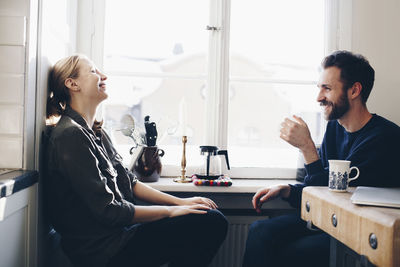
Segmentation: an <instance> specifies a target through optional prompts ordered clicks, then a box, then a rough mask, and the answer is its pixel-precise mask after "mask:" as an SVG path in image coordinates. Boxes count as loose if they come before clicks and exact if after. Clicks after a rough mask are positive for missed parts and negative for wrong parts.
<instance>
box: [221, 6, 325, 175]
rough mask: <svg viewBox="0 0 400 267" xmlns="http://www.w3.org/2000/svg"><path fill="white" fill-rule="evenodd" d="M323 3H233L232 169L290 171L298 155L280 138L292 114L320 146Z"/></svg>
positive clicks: (230, 125)
mask: <svg viewBox="0 0 400 267" xmlns="http://www.w3.org/2000/svg"><path fill="white" fill-rule="evenodd" d="M324 2H325V1H321V0H306V1H298V0H249V1H240V0H232V14H231V40H230V45H231V47H230V84H229V113H228V116H229V121H228V145H229V153H230V156H231V161H232V166H234V167H280V168H295V167H296V166H297V161H298V157H299V152H298V149H296V148H293V147H292V146H290V145H289V144H287V143H286V142H285V141H283V140H281V139H280V138H279V135H280V133H279V131H280V124H281V122H282V121H283V120H284V118H285V117H291V116H292V115H293V114H296V115H299V116H301V117H303V119H304V120H305V121H306V122H307V123H308V126H309V128H310V131H311V133H312V137H313V138H314V140H315V142H316V143H319V142H321V138H322V135H323V130H321V129H323V125H322V124H323V120H322V118H321V114H320V107H319V105H318V103H317V102H316V97H317V93H318V91H317V87H316V85H315V83H316V80H317V79H318V76H319V74H318V67H319V64H320V62H321V60H322V58H323V56H324V14H325V13H324V12H325V10H324ZM277 80H279V82H278V81H277ZM243 155H246V156H245V157H244V156H243Z"/></svg>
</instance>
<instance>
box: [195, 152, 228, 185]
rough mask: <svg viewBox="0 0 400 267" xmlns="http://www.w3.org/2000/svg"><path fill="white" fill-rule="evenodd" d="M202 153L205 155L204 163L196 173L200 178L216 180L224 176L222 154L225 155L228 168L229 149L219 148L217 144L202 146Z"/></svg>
mask: <svg viewBox="0 0 400 267" xmlns="http://www.w3.org/2000/svg"><path fill="white" fill-rule="evenodd" d="M200 154H201V155H202V156H203V164H202V166H201V167H200V169H199V170H198V173H196V174H195V175H196V176H197V178H199V179H208V180H216V179H218V178H220V177H223V173H222V167H221V156H222V155H224V158H225V162H226V166H227V168H228V170H230V167H229V159H228V151H227V150H219V149H218V147H216V146H200Z"/></svg>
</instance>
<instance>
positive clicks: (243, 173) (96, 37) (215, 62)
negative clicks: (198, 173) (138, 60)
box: [77, 0, 353, 179]
mask: <svg viewBox="0 0 400 267" xmlns="http://www.w3.org/2000/svg"><path fill="white" fill-rule="evenodd" d="M324 1H325V6H326V10H325V12H326V16H325V17H326V21H325V54H326V55H327V54H329V53H331V52H333V51H335V50H351V37H352V32H351V30H352V6H353V0H324ZM230 5H231V0H210V18H209V26H213V27H217V30H210V33H209V54H208V73H207V74H206V75H207V77H206V81H207V85H208V86H206V88H207V89H208V90H207V92H206V94H207V97H206V99H207V100H206V112H207V113H206V118H207V119H206V121H207V125H206V129H207V131H206V133H205V143H206V144H208V145H215V146H218V147H220V148H227V138H228V133H227V131H228V102H229V100H228V88H229V79H230V80H231V81H246V82H264V83H280V84H316V81H309V82H304V81H295V80H276V79H267V78H266V79H257V80H255V79H247V78H246V79H243V78H239V77H229V36H230V32H229V26H230V25H229V22H230ZM104 14H105V0H80V1H79V4H78V22H77V24H78V25H79V27H78V28H79V29H78V34H77V51H78V52H80V53H84V54H86V55H88V56H89V57H91V58H92V60H93V61H94V62H95V63H96V65H97V66H99V67H100V68H102V67H103V51H104V22H105V21H104ZM88 16H89V19H88ZM204 26H205V27H206V25H204ZM112 74H116V73H112ZM118 74H120V75H133V76H148V77H150V76H155V75H152V74H146V73H128V72H126V73H118ZM158 76H160V75H158ZM161 76H162V77H172V76H174V77H177V76H176V75H172V76H171V75H161ZM179 78H185V79H199V78H204V77H202V76H196V77H192V76H190V75H189V76H184V75H179ZM316 78H317V77H316ZM193 171H194V170H192V169H191V167H190V166H188V167H187V173H191V172H193ZM179 173H180V166H163V175H164V176H176V175H177V174H179ZM229 175H230V176H231V177H232V178H273V179H281V178H282V179H287V178H294V177H295V176H296V169H284V168H255V167H251V168H250V167H249V168H235V167H233V168H231V170H230V171H229Z"/></svg>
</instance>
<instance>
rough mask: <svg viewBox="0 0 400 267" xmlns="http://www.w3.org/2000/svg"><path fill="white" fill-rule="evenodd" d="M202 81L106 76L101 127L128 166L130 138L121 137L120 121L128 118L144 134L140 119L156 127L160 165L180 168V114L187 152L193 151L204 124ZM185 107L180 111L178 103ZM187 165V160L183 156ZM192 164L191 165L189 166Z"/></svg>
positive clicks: (189, 158) (198, 141)
mask: <svg viewBox="0 0 400 267" xmlns="http://www.w3.org/2000/svg"><path fill="white" fill-rule="evenodd" d="M205 83H206V81H205V80H196V79H191V80H189V79H174V78H157V79H155V78H152V77H150V78H149V77H120V76H109V77H108V82H107V88H108V95H109V97H108V99H107V101H106V102H105V103H104V105H103V117H104V121H105V127H106V128H107V130H108V132H109V133H111V137H112V139H113V142H114V144H116V146H117V147H118V148H119V150H118V151H119V152H120V153H121V154H122V156H123V157H124V160H125V162H129V153H128V152H129V149H130V148H131V147H132V146H133V141H132V140H131V138H129V137H126V136H124V135H123V134H122V132H121V129H122V128H124V125H123V124H122V123H121V118H122V116H124V115H125V114H130V115H132V116H133V117H134V119H135V127H136V128H137V129H138V130H140V131H141V132H144V117H145V116H146V115H150V120H151V121H155V122H156V124H157V131H158V139H157V145H158V146H159V147H160V148H162V149H164V150H165V152H166V153H165V156H164V158H163V164H165V165H169V164H173V165H180V160H181V155H182V130H181V128H180V127H181V125H180V124H181V118H182V112H185V113H186V135H187V136H188V143H187V147H188V152H189V151H192V150H193V151H196V154H193V157H197V154H198V153H197V151H198V146H199V144H201V142H202V140H203V133H204V132H205V129H204V126H205V125H204V122H205V117H204V116H205V113H206V112H205V97H204V95H205V92H204V90H205ZM182 99H184V101H185V103H186V109H185V110H186V111H183V110H182V105H181V101H182ZM187 159H188V162H189V161H190V160H191V156H190V155H187ZM192 162H193V161H191V163H192Z"/></svg>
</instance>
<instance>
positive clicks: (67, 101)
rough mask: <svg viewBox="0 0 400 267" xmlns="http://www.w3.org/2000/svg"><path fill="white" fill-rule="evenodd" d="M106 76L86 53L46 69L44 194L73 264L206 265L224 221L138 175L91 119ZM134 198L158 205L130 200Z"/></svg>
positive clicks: (210, 207) (206, 203)
mask: <svg viewBox="0 0 400 267" xmlns="http://www.w3.org/2000/svg"><path fill="white" fill-rule="evenodd" d="M106 80H107V76H105V75H104V74H103V73H102V72H100V71H99V70H98V69H97V68H96V67H95V66H94V64H93V63H92V62H91V61H90V60H89V59H88V58H86V57H85V56H81V55H75V56H71V57H67V58H65V59H62V60H60V61H59V62H57V63H56V64H55V66H54V67H53V68H52V70H51V72H50V77H49V88H50V96H49V99H48V106H47V116H48V118H50V117H54V116H60V115H61V118H60V120H59V121H58V123H57V125H56V126H55V127H54V129H53V130H52V132H51V135H50V138H49V140H48V144H47V158H48V160H47V177H48V178H47V182H46V188H47V189H46V191H47V196H48V200H47V202H48V204H49V206H50V212H51V219H52V223H53V225H54V228H55V229H56V231H57V232H59V233H60V235H61V238H62V239H61V244H62V247H63V248H64V250H65V252H66V254H67V255H68V256H69V258H70V259H71V260H72V262H73V263H74V264H75V265H77V266H160V265H162V264H164V263H169V264H170V265H169V266H207V265H208V264H209V263H210V261H211V260H212V258H213V256H214V255H215V253H216V252H217V250H218V248H219V246H220V245H221V243H222V242H223V240H224V239H225V236H226V232H227V221H226V219H225V217H224V216H223V215H222V214H221V213H220V212H219V211H217V210H216V209H215V208H216V207H217V206H216V204H215V203H214V202H213V201H212V200H210V199H207V198H202V197H192V198H177V197H174V196H171V195H168V194H165V193H162V192H160V191H158V190H155V189H152V188H151V187H149V186H147V185H145V184H143V183H141V182H139V181H137V180H136V178H135V177H134V175H133V174H132V173H131V172H129V171H127V170H126V169H125V168H124V167H123V165H122V162H121V157H120V156H119V155H118V153H117V152H116V150H115V149H114V147H113V145H112V143H111V141H110V139H109V137H108V136H107V134H106V133H105V132H104V131H103V130H102V129H101V124H100V123H98V122H97V121H95V113H96V109H97V107H98V105H99V104H100V103H101V102H102V101H103V100H105V99H106V98H107V92H106V83H105V81H106ZM135 198H137V199H141V200H144V201H147V202H151V203H153V204H158V206H139V205H135V204H134V203H135Z"/></svg>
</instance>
